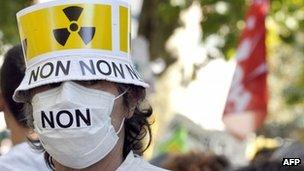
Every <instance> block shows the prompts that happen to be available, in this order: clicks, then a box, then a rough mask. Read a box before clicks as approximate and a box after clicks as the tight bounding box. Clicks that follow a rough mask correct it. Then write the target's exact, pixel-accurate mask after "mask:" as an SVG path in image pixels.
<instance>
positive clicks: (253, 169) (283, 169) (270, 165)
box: [235, 160, 304, 171]
mask: <svg viewBox="0 0 304 171" xmlns="http://www.w3.org/2000/svg"><path fill="white" fill-rule="evenodd" d="M303 170H304V167H303V165H298V166H283V165H282V162H281V161H269V160H268V161H266V162H263V163H258V164H255V165H253V164H250V165H248V166H246V167H242V168H239V169H236V170H235V171H303Z"/></svg>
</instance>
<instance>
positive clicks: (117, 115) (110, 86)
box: [30, 80, 129, 132]
mask: <svg viewBox="0 0 304 171" xmlns="http://www.w3.org/2000/svg"><path fill="white" fill-rule="evenodd" d="M74 82H75V83H77V84H79V85H82V86H84V87H86V88H91V89H96V90H102V91H105V92H108V93H111V94H113V95H114V96H115V97H117V96H118V95H119V94H120V93H119V91H118V86H117V85H116V84H115V83H112V82H108V81H102V80H100V81H74ZM61 84H62V83H54V84H48V85H44V86H40V87H37V88H34V89H32V90H31V93H30V94H31V97H34V96H35V95H36V94H37V93H41V92H44V91H47V90H50V89H53V88H55V87H58V86H60V85H61ZM79 98H81V97H79ZM128 111H129V110H128V109H127V107H126V106H125V105H124V104H123V97H120V98H118V99H116V100H115V103H114V106H113V110H112V113H111V120H112V125H113V126H114V128H115V130H116V131H118V129H119V127H120V125H121V123H122V120H123V118H124V117H127V116H128V115H129V114H128ZM121 132H124V131H121Z"/></svg>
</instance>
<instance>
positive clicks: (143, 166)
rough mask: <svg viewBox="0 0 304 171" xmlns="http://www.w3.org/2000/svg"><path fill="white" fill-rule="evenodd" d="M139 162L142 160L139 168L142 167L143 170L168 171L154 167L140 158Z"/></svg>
mask: <svg viewBox="0 0 304 171" xmlns="http://www.w3.org/2000/svg"><path fill="white" fill-rule="evenodd" d="M138 160H140V162H139V166H140V169H141V170H147V171H168V170H166V169H163V168H160V167H157V166H154V165H152V164H150V163H149V162H147V161H145V160H144V159H142V158H139V159H138Z"/></svg>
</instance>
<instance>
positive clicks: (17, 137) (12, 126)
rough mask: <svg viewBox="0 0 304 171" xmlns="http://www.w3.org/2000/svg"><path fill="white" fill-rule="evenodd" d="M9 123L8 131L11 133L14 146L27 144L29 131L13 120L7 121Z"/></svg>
mask: <svg viewBox="0 0 304 171" xmlns="http://www.w3.org/2000/svg"><path fill="white" fill-rule="evenodd" d="M7 122H8V123H7V125H8V129H9V130H10V132H11V140H12V143H13V145H14V146H15V145H17V144H20V143H22V142H25V141H26V140H27V138H26V136H27V133H28V131H29V130H28V129H27V128H24V127H23V126H21V125H19V124H18V123H17V121H16V120H15V119H13V118H11V119H9V120H7Z"/></svg>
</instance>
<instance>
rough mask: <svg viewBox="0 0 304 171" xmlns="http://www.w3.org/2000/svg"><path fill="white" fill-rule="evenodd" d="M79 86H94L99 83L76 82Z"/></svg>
mask: <svg viewBox="0 0 304 171" xmlns="http://www.w3.org/2000/svg"><path fill="white" fill-rule="evenodd" d="M75 82H76V83H77V84H80V85H82V86H92V85H95V84H97V83H98V80H90V81H75Z"/></svg>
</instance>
